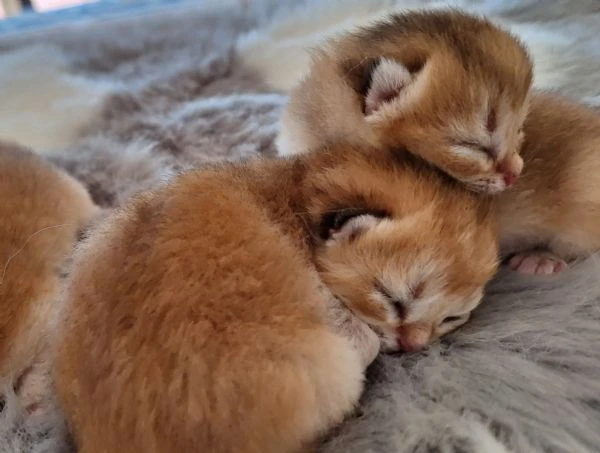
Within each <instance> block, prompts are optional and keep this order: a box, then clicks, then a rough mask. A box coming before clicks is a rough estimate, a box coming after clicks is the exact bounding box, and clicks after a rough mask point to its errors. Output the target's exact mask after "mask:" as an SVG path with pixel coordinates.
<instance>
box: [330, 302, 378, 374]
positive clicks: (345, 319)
mask: <svg viewBox="0 0 600 453" xmlns="http://www.w3.org/2000/svg"><path fill="white" fill-rule="evenodd" d="M327 311H328V315H329V322H330V323H331V325H332V326H333V327H334V329H335V331H336V332H337V333H339V334H341V335H342V336H344V337H345V338H347V339H348V340H349V341H350V343H351V344H352V346H353V347H354V349H356V351H357V352H358V353H359V355H360V358H361V362H362V365H363V366H364V367H365V368H367V367H368V366H369V365H370V364H371V362H373V361H374V360H375V358H376V357H377V355H378V354H379V350H380V348H381V341H380V340H379V337H378V336H377V334H376V333H375V332H374V331H373V329H371V328H370V327H369V326H368V325H367V324H366V323H365V322H364V321H362V320H361V319H359V318H358V317H357V316H356V315H354V314H353V313H352V312H351V311H350V310H349V309H347V308H346V307H344V306H343V305H342V303H341V302H340V301H338V300H335V299H333V300H330V303H329V306H328V310H327Z"/></svg>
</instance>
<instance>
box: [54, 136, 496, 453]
mask: <svg viewBox="0 0 600 453" xmlns="http://www.w3.org/2000/svg"><path fill="white" fill-rule="evenodd" d="M399 194H402V196H398V195H399ZM456 213H460V215H456ZM495 238H496V231H495V224H494V219H493V214H492V211H491V209H490V202H489V200H488V199H486V198H484V197H480V196H477V195H476V194H474V193H472V192H470V191H468V190H466V189H464V188H463V187H462V186H461V185H460V184H459V183H456V182H455V181H454V180H452V179H451V178H448V177H446V176H445V175H443V174H441V173H439V172H437V171H436V170H433V169H431V168H430V167H429V166H427V165H425V164H422V163H420V161H418V160H416V159H414V158H413V157H412V156H410V155H402V156H401V155H399V154H398V153H392V152H390V153H388V152H385V151H381V152H373V151H371V150H364V151H363V150H359V149H355V148H353V147H350V146H342V145H338V146H335V147H331V148H328V149H326V150H320V151H318V152H315V153H308V154H305V155H303V156H298V157H296V158H293V159H281V160H259V161H254V162H250V163H247V164H245V165H244V164H237V165H233V164H226V165H222V166H218V167H214V168H207V169H203V170H199V171H194V172H190V173H187V174H184V175H182V176H181V177H179V178H177V179H176V180H174V181H173V182H172V183H170V184H169V185H167V186H165V187H163V188H161V189H158V190H156V191H154V192H151V193H147V194H145V195H143V196H140V197H139V198H137V199H136V200H134V201H132V202H131V204H130V205H129V206H128V207H126V208H125V209H123V210H122V211H120V212H119V213H118V214H116V215H115V216H114V217H112V218H110V219H109V220H108V221H106V222H105V223H104V224H103V225H102V226H101V227H100V228H99V229H98V230H97V231H95V233H94V234H93V235H92V236H91V238H90V239H89V240H88V242H87V243H85V244H84V245H83V247H82V248H81V249H80V251H79V252H78V253H77V255H76V258H75V266H74V273H73V274H72V276H71V281H70V286H69V300H68V304H67V306H66V317H65V319H64V324H63V328H62V329H61V333H62V335H61V338H60V339H59V342H58V350H57V354H58V355H57V362H56V384H57V387H58V392H59V396H60V400H61V402H62V405H63V408H64V410H65V413H66V415H67V417H68V420H69V423H70V426H71V428H72V431H73V433H74V436H75V439H76V442H77V444H78V448H79V451H80V452H81V453H106V452H114V451H127V452H145V453H152V452H165V451H195V450H197V449H198V448H200V449H202V450H203V451H207V452H208V451H209V452H211V453H233V452H236V453H269V452H273V453H286V452H298V451H305V449H306V448H309V446H310V445H311V444H313V443H314V442H315V441H316V440H317V439H318V437H319V436H320V435H322V434H323V433H325V432H326V431H327V430H328V429H329V428H330V427H332V426H333V425H335V424H337V423H339V422H340V421H341V420H342V419H343V418H344V416H346V415H347V414H348V413H350V412H351V411H352V409H353V408H354V407H355V405H356V404H357V401H358V398H359V396H360V394H361V391H362V385H363V373H364V370H365V368H366V366H367V365H368V364H369V363H370V361H372V360H373V358H374V357H375V355H376V354H377V352H378V350H379V348H380V343H381V345H382V347H383V349H386V350H394V349H398V348H399V347H403V346H408V348H409V349H413V348H414V349H416V348H418V347H422V346H424V345H425V344H426V343H427V342H429V341H431V340H432V339H433V338H435V337H437V336H439V335H441V334H444V333H446V332H447V331H450V330H452V329H453V328H455V327H457V326H458V325H460V324H461V323H463V322H464V321H465V320H466V318H467V317H468V314H469V313H470V311H471V310H472V309H473V308H474V307H475V306H476V305H477V304H478V303H479V301H480V299H481V295H482V291H483V287H484V285H485V284H486V282H487V281H488V280H489V279H490V278H491V277H492V275H493V274H494V272H495V270H496V266H497V262H496V257H497V244H496V239H495ZM342 304H343V305H342ZM348 309H350V310H348ZM374 332H377V334H378V335H377V336H376V335H374Z"/></svg>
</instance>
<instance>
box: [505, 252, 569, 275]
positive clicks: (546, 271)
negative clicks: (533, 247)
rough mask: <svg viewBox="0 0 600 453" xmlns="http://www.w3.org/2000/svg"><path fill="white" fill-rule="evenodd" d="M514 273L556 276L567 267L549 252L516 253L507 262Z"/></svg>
mask: <svg viewBox="0 0 600 453" xmlns="http://www.w3.org/2000/svg"><path fill="white" fill-rule="evenodd" d="M508 266H509V267H510V268H511V269H512V270H513V271H516V272H519V273H521V274H527V275H552V274H558V273H559V272H561V271H563V270H564V269H565V268H566V267H567V263H566V262H565V261H564V260H563V259H562V258H559V257H558V256H556V255H554V254H553V253H551V252H546V251H531V252H525V253H517V254H516V255H514V256H513V257H512V258H511V259H510V260H509V262H508Z"/></svg>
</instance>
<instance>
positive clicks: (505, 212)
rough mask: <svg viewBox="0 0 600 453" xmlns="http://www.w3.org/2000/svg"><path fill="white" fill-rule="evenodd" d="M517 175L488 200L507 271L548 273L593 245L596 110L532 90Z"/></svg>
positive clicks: (598, 148) (598, 214)
mask: <svg viewBox="0 0 600 453" xmlns="http://www.w3.org/2000/svg"><path fill="white" fill-rule="evenodd" d="M521 155H522V156H523V159H524V161H525V166H524V169H523V174H522V176H521V178H520V179H519V181H518V182H517V183H516V184H515V186H514V187H511V188H510V189H508V190H506V191H504V192H502V193H501V194H499V195H498V198H497V200H496V204H497V208H496V209H497V212H498V224H499V234H500V241H501V245H502V250H503V253H504V254H505V255H510V254H514V253H516V255H515V256H513V258H512V260H511V261H510V265H511V267H512V268H513V269H516V270H519V271H521V272H523V273H529V274H533V273H536V274H551V273H554V272H557V271H560V270H562V269H563V268H564V267H565V266H566V263H567V262H568V261H569V260H572V259H574V258H577V257H582V256H586V255H589V254H591V253H593V252H596V251H598V250H600V191H599V190H598V188H599V187H600V115H598V114H597V113H596V112H595V111H593V110H592V109H590V108H588V107H585V106H583V105H579V104H577V103H574V102H572V101H570V100H568V99H565V98H563V97H561V96H558V95H556V94H543V93H537V94H535V95H534V96H533V97H532V103H531V110H530V112H529V115H528V116H527V120H526V122H525V141H524V143H523V146H522V148H521Z"/></svg>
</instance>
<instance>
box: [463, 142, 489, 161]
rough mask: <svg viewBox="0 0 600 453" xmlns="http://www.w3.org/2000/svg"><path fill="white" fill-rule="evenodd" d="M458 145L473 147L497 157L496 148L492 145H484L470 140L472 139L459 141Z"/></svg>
mask: <svg viewBox="0 0 600 453" xmlns="http://www.w3.org/2000/svg"><path fill="white" fill-rule="evenodd" d="M457 145H458V146H462V147H464V148H469V149H473V150H476V151H481V152H482V153H485V154H487V155H488V156H490V157H496V154H497V153H496V150H495V149H494V148H493V147H491V146H484V145H482V144H480V143H477V142H470V141H463V142H458V143H457Z"/></svg>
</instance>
